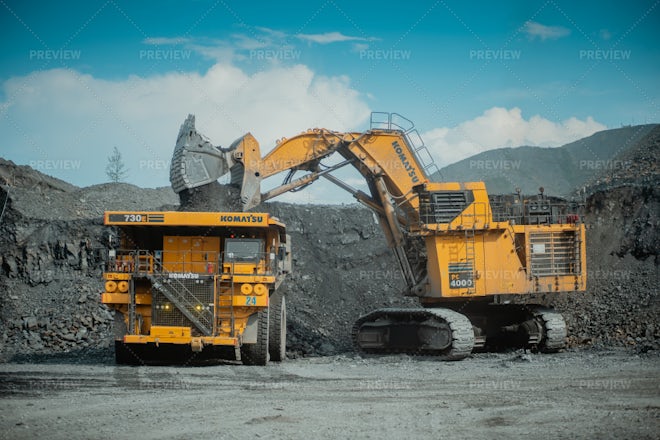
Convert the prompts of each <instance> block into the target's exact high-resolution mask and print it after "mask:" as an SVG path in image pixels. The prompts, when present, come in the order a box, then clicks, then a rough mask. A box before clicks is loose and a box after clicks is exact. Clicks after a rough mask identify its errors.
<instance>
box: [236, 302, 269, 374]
mask: <svg viewBox="0 0 660 440" xmlns="http://www.w3.org/2000/svg"><path fill="white" fill-rule="evenodd" d="M268 315H269V313H268V307H267V308H265V309H263V310H262V311H260V312H259V315H258V318H259V323H258V324H257V326H258V327H257V343H256V344H243V345H242V346H241V362H243V365H261V366H263V365H266V364H268V358H269V356H268Z"/></svg>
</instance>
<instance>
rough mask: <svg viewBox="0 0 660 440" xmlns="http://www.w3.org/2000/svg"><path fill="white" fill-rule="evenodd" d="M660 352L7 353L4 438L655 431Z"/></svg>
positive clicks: (2, 388) (654, 434)
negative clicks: (219, 361)
mask: <svg viewBox="0 0 660 440" xmlns="http://www.w3.org/2000/svg"><path fill="white" fill-rule="evenodd" d="M659 361H660V356H658V354H653V355H651V354H644V355H632V354H630V353H628V352H623V351H617V352H603V351H580V352H566V353H559V354H556V355H530V354H523V353H520V352H518V353H507V354H479V355H474V356H473V357H472V358H469V359H467V360H464V361H461V362H452V363H441V362H436V361H432V360H419V359H412V358H409V357H405V356H404V357H394V358H392V357H387V358H368V359H363V358H359V357H353V356H335V357H326V358H311V359H298V360H290V361H286V362H284V363H282V364H272V365H270V366H268V367H244V366H240V365H219V366H211V367H199V368H172V367H148V368H145V367H116V366H114V365H108V364H88V365H79V364H0V396H1V400H0V438H7V439H33V438H55V439H56V438H62V439H92V438H132V439H140V440H146V439H160V438H173V439H191V438H195V439H207V438H208V439H216V438H221V439H242V438H249V439H252V438H262V439H263V438H283V439H288V438H300V439H310V438H314V439H319V438H373V439H390V438H405V439H407V440H409V439H439V438H443V439H444V438H459V439H461V438H465V439H468V438H469V439H497V438H521V437H523V436H529V437H530V438H552V439H562V438H566V439H572V438H598V439H607V438H612V439H614V438H616V439H623V438H631V439H632V438H634V439H642V438H658V436H659V435H660V422H659V420H660V362H659Z"/></svg>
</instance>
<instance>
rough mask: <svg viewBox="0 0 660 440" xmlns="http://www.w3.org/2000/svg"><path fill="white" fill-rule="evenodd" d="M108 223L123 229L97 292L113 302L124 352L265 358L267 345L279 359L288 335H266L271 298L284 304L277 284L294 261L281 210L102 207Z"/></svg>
mask: <svg viewBox="0 0 660 440" xmlns="http://www.w3.org/2000/svg"><path fill="white" fill-rule="evenodd" d="M105 224H106V225H107V226H111V227H115V228H116V230H117V233H118V237H117V240H115V243H114V249H112V250H110V252H109V255H108V261H107V264H106V270H105V272H104V274H103V278H104V280H105V286H104V287H105V289H104V292H103V293H102V294H101V301H102V302H103V303H104V304H107V305H108V306H109V307H111V308H113V309H114V310H115V311H116V317H115V346H116V354H117V361H118V362H120V363H138V364H161V363H189V362H190V361H191V360H209V359H211V360H212V359H216V358H217V359H233V360H243V362H244V363H257V364H264V363H266V362H267V361H268V357H269V356H268V354H269V352H270V351H273V353H270V354H271V356H270V357H272V358H273V359H274V360H280V359H281V357H283V353H284V342H283V341H282V340H277V341H273V342H274V343H273V344H271V345H272V346H271V347H269V345H268V328H269V313H268V312H269V308H270V307H271V306H272V305H273V303H274V302H275V303H277V307H278V310H279V308H281V303H282V302H283V299H282V297H281V296H280V295H279V294H278V292H277V288H278V287H279V285H280V284H281V282H282V281H283V279H284V277H285V276H286V274H287V273H289V272H290V270H291V260H290V259H291V255H290V247H289V246H290V243H289V240H288V237H287V235H286V231H285V227H284V225H283V224H282V223H281V222H279V221H278V220H277V219H275V218H273V217H271V216H270V215H269V214H265V213H253V214H246V213H231V212H230V213H223V212H134V211H131V212H106V213H105ZM274 318H275V317H273V320H274ZM277 321H278V322H277V325H278V326H282V325H284V326H285V325H286V323H285V322H284V323H281V322H279V320H277ZM264 329H265V330H264ZM273 330H274V333H276V332H280V330H282V329H280V328H277V329H273ZM284 334H285V333H284ZM282 339H284V338H282Z"/></svg>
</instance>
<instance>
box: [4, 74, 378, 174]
mask: <svg viewBox="0 0 660 440" xmlns="http://www.w3.org/2000/svg"><path fill="white" fill-rule="evenodd" d="M1 87H2V91H3V94H2V96H5V97H6V98H5V100H4V102H0V109H2V110H3V111H4V113H3V114H2V116H3V117H2V118H0V131H1V132H2V133H3V147H2V156H3V157H6V158H8V159H11V160H14V161H15V162H17V163H21V164H32V165H33V166H35V168H37V169H39V170H40V171H43V172H45V173H47V174H50V175H54V176H56V177H60V178H62V179H64V180H67V181H70V182H72V183H74V184H77V185H90V184H95V183H100V182H104V181H107V178H106V176H105V174H104V167H105V163H106V158H107V156H108V155H109V154H110V152H111V151H112V148H113V147H114V146H117V147H118V148H119V150H120V151H121V153H122V155H123V156H124V160H125V162H126V165H127V166H128V168H129V169H130V171H129V176H128V181H129V182H131V183H135V184H138V185H142V186H161V185H169V181H168V177H169V160H170V157H171V154H172V151H173V148H174V143H175V141H176V135H177V133H178V130H179V126H180V125H181V123H182V122H183V120H184V119H185V117H186V116H187V115H188V113H195V114H196V116H197V126H198V128H199V130H200V131H201V132H202V133H204V134H206V135H207V136H208V137H209V138H210V139H211V140H212V141H213V143H214V144H216V145H222V146H225V147H226V146H228V145H229V144H230V143H231V142H232V141H233V140H234V139H236V138H237V137H239V136H241V135H243V134H245V133H246V132H252V134H254V136H255V137H256V138H257V139H258V140H259V141H260V143H261V146H262V154H263V153H265V152H267V151H269V150H270V149H271V148H272V147H273V146H274V145H275V140H276V139H278V138H280V137H282V136H287V137H290V136H292V135H295V134H298V133H299V132H301V131H303V130H306V129H308V128H313V127H329V128H333V129H336V130H347V131H348V130H354V129H357V128H363V125H364V123H365V121H366V120H367V119H368V116H369V108H368V106H367V105H366V104H365V102H364V98H363V96H362V95H360V93H358V92H357V91H356V90H354V89H353V88H351V85H350V83H349V81H348V79H347V78H346V77H325V76H319V75H317V74H315V73H314V72H313V71H312V70H310V69H309V68H308V67H306V66H304V65H294V66H289V67H271V68H269V69H268V70H265V71H261V72H259V73H255V74H252V75H249V74H247V73H245V72H244V71H243V70H241V69H240V68H237V67H235V66H232V65H230V64H216V65H214V66H213V67H212V68H210V69H209V70H208V71H207V72H205V73H203V74H200V73H196V72H170V73H167V74H163V75H154V76H149V77H139V76H131V77H129V78H126V79H121V80H106V79H99V78H96V77H94V76H91V75H88V74H82V73H80V72H77V71H73V70H65V69H53V70H47V71H41V72H35V73H32V74H30V75H27V76H23V77H15V78H11V79H9V80H7V81H5V82H4V83H3V84H2V85H1Z"/></svg>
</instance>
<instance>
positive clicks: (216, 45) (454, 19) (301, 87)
mask: <svg viewBox="0 0 660 440" xmlns="http://www.w3.org/2000/svg"><path fill="white" fill-rule="evenodd" d="M659 3H660V1H628V2H626V3H622V2H607V1H597V2H596V1H581V2H574V1H516V2H514V1H512V2H463V1H450V0H445V1H416V2H405V3H400V2H397V3H393V2H392V3H389V2H383V1H378V2H374V1H363V2H356V1H340V0H327V1H323V0H322V1H313V0H308V1H304V2H265V1H264V2H259V1H255V2H239V1H231V0H217V1H216V0H209V1H206V0H198V1H189V2H175V1H168V0H164V1H149V0H144V1H140V2H132V1H117V0H115V1H112V0H110V1H93V0H90V1H68V2H67V1H64V2H46V1H43V2H34V1H12V0H0V36H1V37H2V41H3V43H2V51H1V52H0V133H2V146H0V157H3V158H5V159H9V160H12V161H14V162H15V163H17V164H21V165H30V166H32V167H33V168H35V169H37V170H39V171H42V172H44V173H46V174H49V175H52V176H55V177H58V178H61V179H64V180H66V181H68V182H71V183H73V184H75V185H78V186H88V185H93V184H98V183H103V182H107V181H108V177H107V176H106V174H105V166H106V163H107V158H108V156H110V155H111V153H112V151H113V148H115V147H117V149H118V150H119V151H120V153H121V154H122V158H123V160H124V162H125V164H126V166H127V168H128V173H127V175H126V179H125V180H126V181H127V182H129V183H133V184H136V185H140V186H144V187H157V186H166V185H169V181H168V177H169V160H170V157H171V154H172V151H173V148H174V144H175V141H176V135H177V133H178V130H179V126H180V125H181V123H182V122H183V121H184V119H185V118H186V116H187V115H188V114H189V113H193V114H195V115H196V118H197V128H198V130H199V131H200V132H202V133H203V134H205V135H206V136H207V137H209V139H210V140H211V141H212V142H213V143H214V145H218V146H224V147H226V146H228V145H229V144H230V143H231V142H232V141H233V140H234V139H236V138H238V137H240V136H241V135H243V134H245V133H247V132H251V133H252V134H253V135H254V136H255V137H256V138H257V140H258V141H259V142H260V144H261V150H262V154H265V153H266V152H267V151H269V150H270V149H271V148H273V146H274V145H275V141H276V140H277V139H280V138H282V137H291V136H293V135H295V134H298V133H300V132H302V131H304V130H306V129H308V128H314V127H324V128H328V129H332V130H338V131H349V130H350V131H364V130H367V129H369V124H370V114H371V112H374V111H377V112H393V113H398V114H400V115H403V116H404V117H405V118H407V119H409V120H410V121H413V122H414V125H415V127H416V128H417V130H418V131H419V133H420V134H421V137H422V139H423V140H424V142H425V143H426V145H427V146H428V148H429V150H430V153H431V155H432V157H433V159H434V160H435V162H436V164H437V165H438V166H439V167H442V166H445V165H448V164H450V163H453V162H456V161H458V160H461V159H464V158H467V157H469V156H472V155H473V154H476V153H479V152H481V151H486V150H489V149H493V148H499V147H515V146H522V145H536V146H541V147H557V146H560V145H563V144H565V143H568V142H571V141H574V140H576V139H579V138H582V137H585V136H589V135H591V134H593V133H594V132H597V131H601V130H604V129H608V128H617V127H620V126H622V125H630V124H633V125H635V124H644V123H657V122H660V116H659V114H658V110H659V104H658V100H659V98H660V81H659V78H660V44H659V43H660V38H659V37H660V4H659ZM343 173H344V174H341V176H340V177H341V178H342V179H344V180H345V181H346V182H348V183H350V184H352V185H354V186H355V187H356V188H358V189H363V190H364V189H365V186H364V185H363V182H362V180H361V178H360V177H359V175H358V174H356V173H352V174H351V173H350V172H348V171H343ZM278 183H279V181H275V180H272V179H271V180H269V182H267V184H268V185H271V186H272V185H276V184H278ZM262 189H266V188H262ZM280 200H283V201H300V202H305V203H307V202H316V203H344V202H350V201H351V198H350V196H348V195H347V194H344V193H343V192H342V191H341V190H339V189H338V188H336V187H334V186H332V184H331V183H329V182H326V181H320V182H318V183H315V184H314V185H311V186H310V187H309V188H308V189H306V190H304V191H301V192H299V193H293V194H286V195H283V196H281V197H280Z"/></svg>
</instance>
